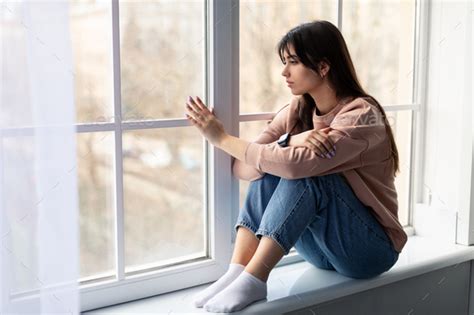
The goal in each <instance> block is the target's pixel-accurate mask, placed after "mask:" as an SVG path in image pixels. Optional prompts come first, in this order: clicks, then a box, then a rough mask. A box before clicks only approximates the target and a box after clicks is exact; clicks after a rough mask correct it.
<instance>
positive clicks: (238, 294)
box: [204, 270, 267, 313]
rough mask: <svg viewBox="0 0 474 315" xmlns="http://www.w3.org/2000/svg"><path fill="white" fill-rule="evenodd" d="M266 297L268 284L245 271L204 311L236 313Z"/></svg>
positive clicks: (209, 302)
mask: <svg viewBox="0 0 474 315" xmlns="http://www.w3.org/2000/svg"><path fill="white" fill-rule="evenodd" d="M266 297H267V283H266V282H263V281H262V280H260V279H259V278H257V277H255V276H254V275H252V274H251V273H249V272H247V271H246V270H244V271H243V272H242V273H241V274H240V275H239V276H238V277H237V278H236V279H235V280H234V281H233V282H232V283H231V284H230V285H228V286H227V287H226V288H225V289H224V290H223V291H221V292H219V293H217V294H216V295H215V296H214V297H213V298H211V299H210V300H209V301H208V302H207V303H206V304H205V305H204V309H205V310H206V311H208V312H214V313H224V312H235V311H240V310H241V309H243V308H245V307H246V306H247V305H249V304H251V303H253V302H256V301H258V300H261V299H265V298H266Z"/></svg>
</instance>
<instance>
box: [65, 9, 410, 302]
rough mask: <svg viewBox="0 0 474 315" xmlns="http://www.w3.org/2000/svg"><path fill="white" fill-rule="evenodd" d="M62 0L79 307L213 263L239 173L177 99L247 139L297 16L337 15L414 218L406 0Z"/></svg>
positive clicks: (272, 97)
mask: <svg viewBox="0 0 474 315" xmlns="http://www.w3.org/2000/svg"><path fill="white" fill-rule="evenodd" d="M70 9H71V11H70V14H71V15H70V17H71V35H72V40H73V48H74V51H73V55H74V62H75V69H74V72H75V90H76V95H75V98H76V107H77V123H78V127H77V130H78V136H77V137H78V165H79V169H78V172H79V173H78V174H79V181H80V182H79V189H80V233H81V234H80V238H81V263H80V268H81V269H80V271H81V303H82V310H83V311H85V310H90V309H94V308H98V307H102V306H105V305H110V304H115V303H122V302H126V301H130V300H134V299H138V298H143V297H147V296H152V295H156V294H160V293H165V292H169V291H173V290H178V289H181V288H184V287H189V286H194V285H198V284H201V283H205V282H209V281H212V280H215V279H216V278H215V275H216V274H217V272H222V271H223V268H225V267H226V265H227V263H228V261H229V260H230V257H231V249H232V239H231V233H234V231H233V229H232V227H233V224H234V221H235V218H236V215H237V213H236V212H237V211H238V210H239V208H240V206H241V205H242V202H243V198H244V197H245V193H246V190H247V188H248V182H244V181H242V182H240V183H239V181H236V180H235V178H232V174H231V168H230V157H229V156H227V155H226V154H224V153H223V152H222V151H219V150H217V149H215V148H212V147H210V146H208V144H207V143H206V142H205V141H203V139H202V137H201V136H200V135H199V133H198V132H197V130H195V128H194V127H192V126H189V123H188V122H187V120H186V118H184V103H185V100H186V97H187V96H188V95H200V96H202V97H203V98H204V100H205V101H206V103H207V104H213V105H214V106H215V108H216V112H217V113H218V115H219V118H220V119H221V120H222V121H223V123H224V124H225V126H226V130H227V131H228V132H230V133H232V134H235V135H237V134H238V133H239V131H240V136H241V137H242V138H244V139H247V140H252V139H254V138H255V137H256V136H257V135H258V133H259V132H261V131H262V130H263V128H264V126H265V124H266V122H267V121H268V119H269V118H270V117H271V115H272V113H273V112H275V111H276V110H278V109H279V108H280V107H282V106H283V105H284V104H285V103H286V102H287V101H288V100H289V99H290V97H291V94H290V93H289V91H288V90H287V87H286V86H285V84H284V80H283V77H282V76H281V63H280V60H279V58H278V55H277V53H276V50H275V46H276V44H277V42H278V39H279V38H280V37H281V36H283V35H284V33H285V32H286V31H287V30H289V29H290V28H291V27H293V26H295V25H297V24H299V23H301V22H304V21H310V20H313V19H326V20H329V21H331V22H332V23H334V24H336V25H339V26H340V27H342V32H343V34H344V36H345V39H346V41H347V43H348V46H349V50H350V53H351V55H352V57H353V59H354V60H353V61H354V64H355V66H356V70H357V71H358V75H359V79H360V80H361V83H362V85H363V87H364V88H365V89H366V90H367V91H368V92H369V94H372V95H373V96H375V97H376V98H377V99H378V100H379V101H380V102H381V104H382V105H383V106H384V107H385V109H386V111H387V115H388V117H389V120H390V121H391V123H392V128H393V131H394V134H395V136H396V140H397V143H398V148H399V153H400V161H401V163H400V164H401V175H399V177H397V179H396V185H397V189H398V190H399V198H400V199H399V201H400V212H399V215H400V220H401V222H402V224H403V225H408V224H410V222H409V211H410V207H409V203H410V191H411V188H410V176H409V174H410V170H411V159H410V157H411V155H412V151H411V143H412V137H413V136H412V134H413V132H412V124H413V123H412V121H413V119H414V115H413V112H414V111H416V110H417V108H418V104H417V103H416V102H415V99H414V96H413V95H414V94H415V91H414V89H413V84H414V82H413V81H414V79H413V78H414V77H415V71H416V69H417V68H416V64H415V60H414V57H413V56H414V55H415V51H414V49H415V48H414V47H415V46H414V45H415V39H416V38H417V37H416V32H415V0H412V1H404V2H390V3H388V2H384V3H377V2H375V1H347V2H344V1H339V2H329V1H303V0H301V1H249V0H241V1H236V0H222V1H212V0H193V1H191V0H188V1H186V0H182V1H167V0H154V1H143V2H132V1H118V0H112V1H110V2H104V1H98V0H97V1H80V0H73V1H72V2H71V6H70ZM382 21H383V23H382ZM400 25H402V26H400ZM235 47H239V49H238V50H236V49H234V48H235ZM373 47H376V48H377V49H372V48H373ZM237 92H238V93H237ZM239 105H240V106H239ZM236 182H237V184H238V186H236ZM239 186H240V188H239ZM286 258H288V257H285V258H284V260H285V259H286ZM177 272H179V273H177ZM177 277H179V279H178V278H177Z"/></svg>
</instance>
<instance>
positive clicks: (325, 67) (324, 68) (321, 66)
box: [319, 61, 331, 78]
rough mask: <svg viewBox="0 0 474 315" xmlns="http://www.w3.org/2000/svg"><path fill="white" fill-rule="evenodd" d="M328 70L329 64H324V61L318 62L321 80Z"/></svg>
mask: <svg viewBox="0 0 474 315" xmlns="http://www.w3.org/2000/svg"><path fill="white" fill-rule="evenodd" d="M330 68H331V67H330V66H329V64H328V63H326V62H325V61H320V62H319V73H320V75H321V78H324V77H325V76H326V74H327V73H328V72H329V69H330Z"/></svg>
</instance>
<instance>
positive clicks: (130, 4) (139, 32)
mask: <svg viewBox="0 0 474 315" xmlns="http://www.w3.org/2000/svg"><path fill="white" fill-rule="evenodd" d="M120 41H121V43H120V44H121V70H122V111H123V117H124V119H126V120H139V119H145V118H146V119H154V118H172V117H180V118H184V114H183V110H184V106H185V103H186V99H187V97H188V95H192V96H194V95H200V96H203V92H204V87H205V80H204V77H205V76H204V56H205V55H204V52H205V47H206V46H205V40H204V1H203V0H202V1H185V0H181V1H136V2H135V1H122V2H120Z"/></svg>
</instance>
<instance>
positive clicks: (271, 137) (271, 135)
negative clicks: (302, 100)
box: [232, 104, 290, 181]
mask: <svg viewBox="0 0 474 315" xmlns="http://www.w3.org/2000/svg"><path fill="white" fill-rule="evenodd" d="M289 105H290V104H286V105H285V106H283V107H282V108H281V109H280V110H279V111H278V112H276V114H275V115H274V116H273V118H272V120H271V121H269V122H268V124H267V126H266V127H265V129H264V130H263V131H262V132H261V133H260V135H259V136H258V137H257V139H256V140H254V141H253V143H258V144H268V143H271V142H274V141H276V140H278V138H279V137H280V136H281V135H282V134H284V133H285V132H286V124H287V118H288V110H289V108H290V106H289ZM232 173H233V174H234V176H235V177H237V178H239V179H242V180H247V181H254V180H257V179H259V178H262V177H263V175H264V174H265V172H263V171H260V170H258V169H257V168H255V167H253V166H252V165H248V164H246V163H244V162H243V161H240V160H238V159H236V158H235V157H232Z"/></svg>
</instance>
